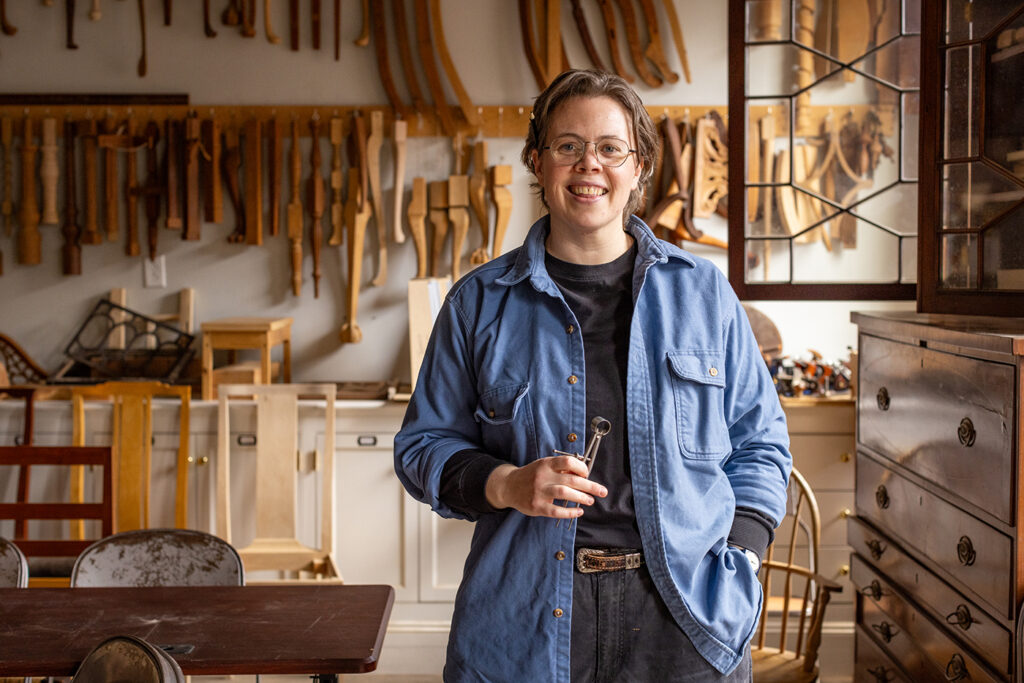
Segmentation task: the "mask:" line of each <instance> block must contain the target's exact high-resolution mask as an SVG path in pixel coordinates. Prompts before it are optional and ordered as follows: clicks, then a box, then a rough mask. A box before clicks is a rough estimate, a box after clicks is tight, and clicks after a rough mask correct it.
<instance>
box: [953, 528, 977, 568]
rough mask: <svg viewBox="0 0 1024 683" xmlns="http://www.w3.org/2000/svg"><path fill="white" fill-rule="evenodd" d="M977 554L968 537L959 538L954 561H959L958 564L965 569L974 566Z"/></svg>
mask: <svg viewBox="0 0 1024 683" xmlns="http://www.w3.org/2000/svg"><path fill="white" fill-rule="evenodd" d="M977 556H978V553H976V552H974V544H973V543H971V539H970V537H969V536H961V537H960V540H959V541H958V542H957V544H956V559H958V560H960V564H962V565H964V566H965V567H970V566H971V565H972V564H974V560H975V558H977Z"/></svg>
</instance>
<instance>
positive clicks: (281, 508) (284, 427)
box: [217, 384, 341, 581]
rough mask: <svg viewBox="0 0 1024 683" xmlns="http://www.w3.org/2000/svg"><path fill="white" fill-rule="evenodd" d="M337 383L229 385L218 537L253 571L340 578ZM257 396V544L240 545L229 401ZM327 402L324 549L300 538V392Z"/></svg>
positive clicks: (224, 389)
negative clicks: (234, 517)
mask: <svg viewBox="0 0 1024 683" xmlns="http://www.w3.org/2000/svg"><path fill="white" fill-rule="evenodd" d="M336 391H337V388H336V386H335V385H334V384H269V385H268V384H222V385H220V386H219V387H218V395H219V403H218V409H217V417H218V420H217V535H218V536H220V537H221V538H223V539H224V540H226V541H228V542H229V543H232V544H233V545H235V547H236V548H238V552H239V554H240V555H241V556H242V562H243V563H244V564H245V571H246V573H247V574H249V573H251V572H254V571H266V570H270V571H277V572H280V573H281V574H282V575H286V576H285V577H284V580H289V579H290V580H299V581H302V580H304V579H305V578H306V577H308V576H310V575H312V578H313V579H315V580H323V579H334V580H340V579H341V574H340V573H339V572H338V567H337V565H336V564H335V560H334V514H335V512H334V508H335V505H334V400H335V395H336ZM232 396H234V397H236V398H237V397H254V398H255V401H256V464H255V468H256V488H255V491H253V492H251V493H250V494H249V495H250V496H251V498H250V500H251V505H250V509H251V511H252V512H253V513H254V514H255V518H256V519H255V525H256V533H255V537H254V538H253V540H252V542H251V543H249V544H248V545H247V546H245V547H238V544H237V543H234V542H233V541H232V528H231V527H232V524H231V448H230V432H231V425H230V410H229V400H230V398H231V397H232ZM300 396H302V397H304V398H316V399H325V405H324V431H323V434H324V441H323V450H322V451H317V452H316V453H314V464H313V469H314V470H316V471H319V473H320V480H321V485H322V493H321V496H320V512H319V519H320V523H319V527H320V539H319V548H311V547H309V546H307V545H305V544H304V543H302V542H301V541H300V540H299V539H298V537H297V525H296V496H297V485H298V477H297V471H298V470H299V469H300V467H301V461H302V457H301V454H300V453H299V450H298V428H299V424H298V419H299V415H298V400H299V397H300Z"/></svg>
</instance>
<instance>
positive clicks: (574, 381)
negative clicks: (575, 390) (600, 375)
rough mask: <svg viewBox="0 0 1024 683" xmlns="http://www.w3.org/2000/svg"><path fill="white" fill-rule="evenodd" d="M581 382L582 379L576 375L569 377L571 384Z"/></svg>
mask: <svg viewBox="0 0 1024 683" xmlns="http://www.w3.org/2000/svg"><path fill="white" fill-rule="evenodd" d="M579 381H580V378H579V377H577V376H576V375H569V379H568V382H569V384H576V382H579Z"/></svg>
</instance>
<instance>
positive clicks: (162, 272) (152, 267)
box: [142, 256, 167, 288]
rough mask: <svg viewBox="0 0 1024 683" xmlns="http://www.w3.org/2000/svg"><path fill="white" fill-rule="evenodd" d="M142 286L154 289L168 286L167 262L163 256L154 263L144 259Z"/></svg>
mask: <svg viewBox="0 0 1024 683" xmlns="http://www.w3.org/2000/svg"><path fill="white" fill-rule="evenodd" d="M142 284H143V285H144V286H145V287H153V288H159V287H166V286H167V261H166V259H165V258H164V257H163V256H157V257H156V259H154V260H152V261H150V260H149V259H148V258H144V259H142Z"/></svg>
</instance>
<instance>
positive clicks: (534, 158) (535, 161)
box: [530, 150, 544, 183]
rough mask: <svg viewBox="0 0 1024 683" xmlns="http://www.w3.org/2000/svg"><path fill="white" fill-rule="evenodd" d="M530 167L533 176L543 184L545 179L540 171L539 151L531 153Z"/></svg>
mask: <svg viewBox="0 0 1024 683" xmlns="http://www.w3.org/2000/svg"><path fill="white" fill-rule="evenodd" d="M530 166H531V167H532V168H533V175H534V176H536V177H537V182H539V183H543V182H544V178H543V176H542V171H541V169H540V152H538V151H537V150H533V151H531V152H530Z"/></svg>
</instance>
